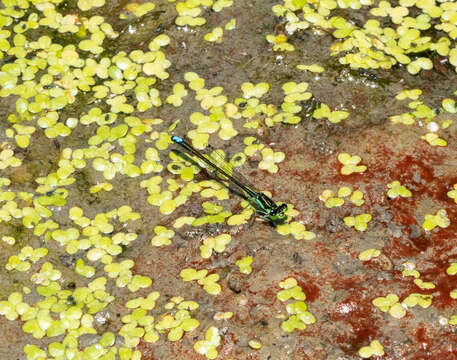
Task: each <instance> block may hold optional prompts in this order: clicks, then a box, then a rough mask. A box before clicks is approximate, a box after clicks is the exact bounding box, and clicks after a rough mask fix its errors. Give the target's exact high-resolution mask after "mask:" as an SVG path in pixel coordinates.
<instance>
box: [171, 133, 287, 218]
mask: <svg viewBox="0 0 457 360" xmlns="http://www.w3.org/2000/svg"><path fill="white" fill-rule="evenodd" d="M171 140H172V141H173V142H174V143H176V144H178V145H179V146H181V147H182V148H183V149H184V150H185V151H186V152H187V153H189V154H190V155H194V156H196V157H197V158H198V159H200V160H201V161H203V163H204V164H205V168H207V169H208V170H209V171H211V172H214V173H216V174H217V175H218V176H219V177H220V178H222V179H223V180H225V179H226V180H228V181H230V183H231V184H232V185H234V186H236V188H237V189H238V190H239V191H238V192H237V193H239V194H240V195H241V196H242V197H243V198H244V199H245V200H247V201H248V202H249V204H250V205H251V206H252V207H253V208H254V209H255V211H256V213H257V214H258V215H259V216H261V217H263V218H264V219H266V220H268V222H269V223H270V224H271V225H273V226H276V225H280V224H283V223H284V222H285V221H286V220H287V215H286V211H287V205H286V204H280V205H277V204H276V203H275V202H274V201H273V199H271V198H270V197H268V196H267V195H265V194H264V193H262V192H260V191H257V190H255V189H254V188H253V187H252V186H251V185H250V184H248V183H247V182H246V181H245V180H244V179H242V178H241V177H239V176H235V174H234V173H233V169H232V167H231V166H230V165H229V164H228V163H226V162H223V163H222V162H221V160H219V159H214V158H213V157H212V156H211V155H209V154H205V153H203V152H201V151H199V150H197V149H195V148H194V147H193V146H192V145H191V144H190V143H189V142H188V141H186V140H184V139H183V138H181V137H179V136H176V135H173V136H172V137H171Z"/></svg>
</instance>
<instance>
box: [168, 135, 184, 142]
mask: <svg viewBox="0 0 457 360" xmlns="http://www.w3.org/2000/svg"><path fill="white" fill-rule="evenodd" d="M171 141H173V142H175V143H177V144H182V143H183V142H184V140H183V139H182V138H180V137H179V136H176V135H173V136H172V137H171Z"/></svg>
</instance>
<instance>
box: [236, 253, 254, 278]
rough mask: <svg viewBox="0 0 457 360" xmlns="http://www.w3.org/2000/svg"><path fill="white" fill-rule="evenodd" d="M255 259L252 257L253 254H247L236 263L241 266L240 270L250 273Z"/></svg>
mask: <svg viewBox="0 0 457 360" xmlns="http://www.w3.org/2000/svg"><path fill="white" fill-rule="evenodd" d="M253 260H254V259H253V258H252V256H246V257H244V258H242V259H240V260H237V262H236V263H235V264H236V266H238V267H239V269H240V272H242V273H243V274H247V275H248V274H250V273H251V272H252V267H251V264H252V261H253Z"/></svg>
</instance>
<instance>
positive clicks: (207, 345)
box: [194, 326, 221, 359]
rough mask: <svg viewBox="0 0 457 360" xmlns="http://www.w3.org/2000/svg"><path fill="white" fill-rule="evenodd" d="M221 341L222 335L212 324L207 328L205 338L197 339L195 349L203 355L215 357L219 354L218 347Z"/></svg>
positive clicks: (210, 357) (209, 357)
mask: <svg viewBox="0 0 457 360" xmlns="http://www.w3.org/2000/svg"><path fill="white" fill-rule="evenodd" d="M220 343H221V336H220V335H219V330H218V329H217V328H216V327H215V326H210V327H209V328H208V330H206V333H205V340H200V341H197V342H196V343H195V344H194V350H195V351H196V352H197V353H199V354H201V355H205V356H206V357H207V358H208V359H215V358H217V355H218V352H217V349H216V348H217V347H218V346H219V345H220Z"/></svg>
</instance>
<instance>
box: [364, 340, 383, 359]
mask: <svg viewBox="0 0 457 360" xmlns="http://www.w3.org/2000/svg"><path fill="white" fill-rule="evenodd" d="M359 355H360V357H361V358H363V359H368V358H370V357H372V356H373V355H376V356H383V355H384V347H383V346H382V345H381V343H380V342H379V341H378V340H373V341H372V342H371V343H370V345H369V346H364V347H362V348H360V349H359Z"/></svg>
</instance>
